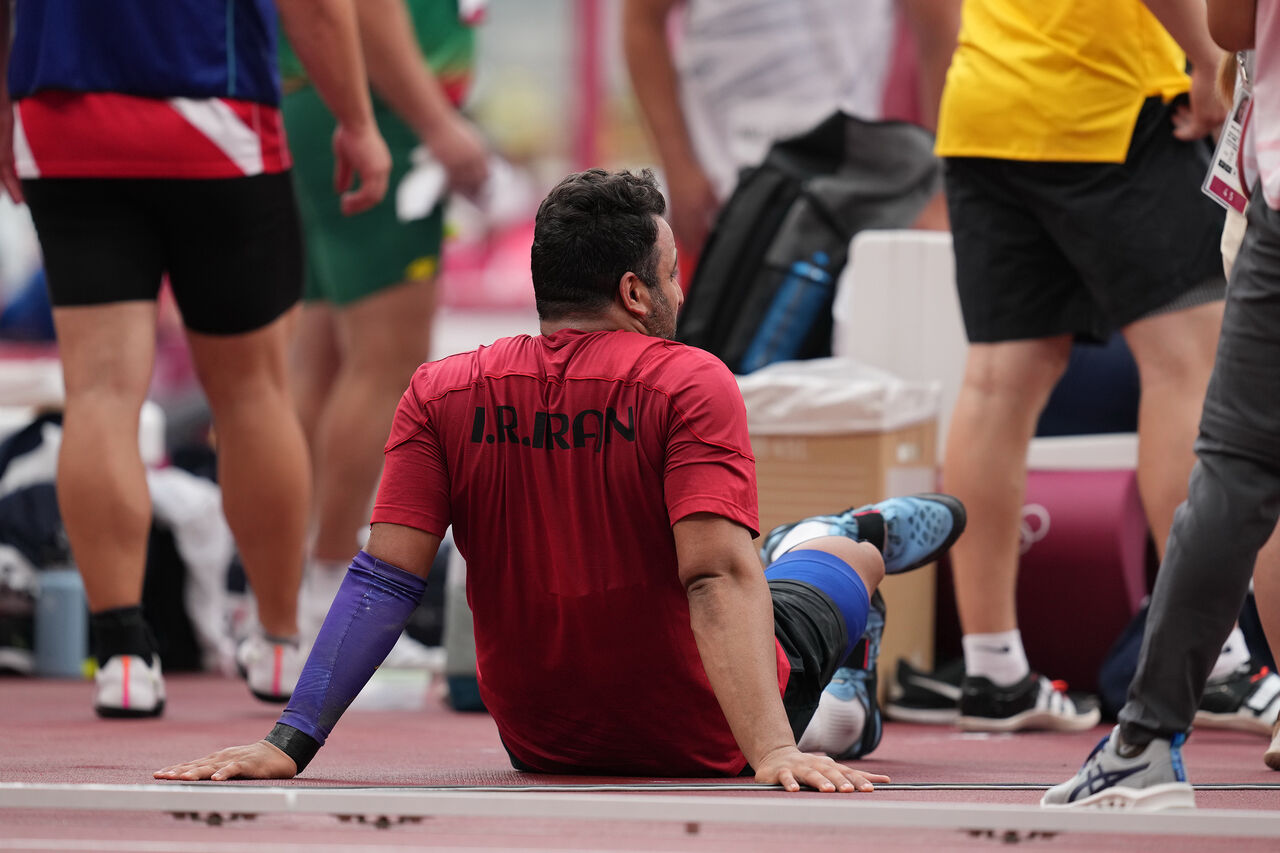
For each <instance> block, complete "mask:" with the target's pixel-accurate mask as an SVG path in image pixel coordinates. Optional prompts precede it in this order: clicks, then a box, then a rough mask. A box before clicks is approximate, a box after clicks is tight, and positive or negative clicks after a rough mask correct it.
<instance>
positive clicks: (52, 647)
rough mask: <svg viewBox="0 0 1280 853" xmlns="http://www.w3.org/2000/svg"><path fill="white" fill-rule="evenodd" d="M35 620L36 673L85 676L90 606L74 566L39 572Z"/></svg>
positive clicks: (65, 676)
mask: <svg viewBox="0 0 1280 853" xmlns="http://www.w3.org/2000/svg"><path fill="white" fill-rule="evenodd" d="M35 622H36V625H35V629H36V630H35V633H36V637H35V665H36V674H37V675H44V676H50V677H54V678H83V677H84V661H85V658H86V657H88V652H89V606H88V603H87V602H86V600H85V595H84V584H83V583H82V582H81V580H80V572H78V571H76V570H75V569H74V568H57V569H45V570H43V571H41V572H40V597H39V598H38V599H36V615H35Z"/></svg>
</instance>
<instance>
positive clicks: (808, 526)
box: [766, 521, 831, 563]
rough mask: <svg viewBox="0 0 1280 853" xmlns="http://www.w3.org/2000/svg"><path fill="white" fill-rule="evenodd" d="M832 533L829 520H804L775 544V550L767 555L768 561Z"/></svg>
mask: <svg viewBox="0 0 1280 853" xmlns="http://www.w3.org/2000/svg"><path fill="white" fill-rule="evenodd" d="M830 535H831V524H830V523H829V522H826V521H802V522H800V523H799V524H797V525H796V526H795V527H793V528H791V529H790V530H788V531H787V535H785V536H783V537H782V538H781V539H779V540H778V541H777V542H776V543H775V544H774V546H773V550H772V551H770V552H769V553H768V554H767V555H766V558H767V561H768V562H770V563H772V562H773V561H774V560H776V559H778V558H779V557H781V556H782V555H783V554H785V553H787V552H788V551H791V550H794V549H796V548H799V547H801V546H803V545H804V543H806V542H809V541H812V540H814V539H818V538H821V537H823V536H830Z"/></svg>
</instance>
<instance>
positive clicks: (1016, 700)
mask: <svg viewBox="0 0 1280 853" xmlns="http://www.w3.org/2000/svg"><path fill="white" fill-rule="evenodd" d="M1101 719H1102V712H1101V711H1100V710H1099V708H1098V700H1097V699H1095V698H1093V697H1092V696H1083V695H1081V696H1076V697H1075V698H1073V697H1071V696H1068V695H1067V692H1066V685H1065V684H1062V683H1061V682H1053V681H1050V680H1049V679H1047V678H1045V677H1044V676H1043V675H1036V674H1035V673H1034V672H1030V673H1027V676H1026V677H1025V678H1023V679H1022V680H1021V681H1019V682H1017V683H1015V684H1011V685H1009V686H1008V687H1000V686H998V685H996V684H993V683H992V682H991V681H990V680H989V679H987V678H983V677H982V676H980V675H966V676H965V677H964V681H962V682H961V683H960V715H959V716H958V717H956V725H958V726H959V727H960V728H962V729H964V730H966V731H971V732H1016V731H1021V730H1023V729H1042V730H1048V731H1055V732H1080V731H1085V730H1086V729H1091V728H1093V727H1094V726H1096V725H1097V724H1098V721H1099V720H1101Z"/></svg>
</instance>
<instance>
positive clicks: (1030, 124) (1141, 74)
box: [937, 0, 1190, 163]
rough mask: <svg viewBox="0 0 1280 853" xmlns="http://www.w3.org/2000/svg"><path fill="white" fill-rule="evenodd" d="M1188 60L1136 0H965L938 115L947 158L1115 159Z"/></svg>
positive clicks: (1167, 95) (1183, 78)
mask: <svg viewBox="0 0 1280 853" xmlns="http://www.w3.org/2000/svg"><path fill="white" fill-rule="evenodd" d="M1185 69H1186V57H1185V55H1184V54H1183V52H1182V50H1181V48H1179V47H1178V44H1177V42H1175V41H1174V40H1173V37H1172V36H1170V35H1169V34H1168V32H1166V31H1165V29H1164V28H1163V27H1162V26H1161V25H1160V22H1159V21H1157V20H1156V18H1155V16H1154V15H1152V14H1151V12H1150V11H1149V10H1148V9H1147V7H1146V6H1145V5H1144V4H1143V3H1142V2H1141V0H965V3H964V12H963V20H962V24H961V27H960V41H959V45H958V47H957V48H956V52H955V56H954V57H953V58H952V60H951V68H950V70H949V71H948V72H947V84H946V88H945V89H944V90H943V95H942V106H941V112H940V114H939V117H938V142H937V153H938V154H939V155H941V156H944V157H995V158H1000V159H1008V160H1037V161H1066V162H1094V163H1121V162H1123V161H1124V158H1125V153H1126V152H1127V151H1128V149H1129V138H1130V136H1131V135H1132V132H1133V124H1134V121H1135V120H1136V119H1137V117H1138V110H1139V109H1140V108H1141V107H1142V102H1143V100H1144V99H1146V98H1148V97H1151V96H1153V95H1159V96H1161V97H1163V98H1164V99H1165V100H1168V99H1171V98H1173V97H1174V96H1176V95H1178V94H1180V93H1182V92H1185V91H1187V90H1188V89H1189V88H1190V82H1189V79H1188V77H1187V75H1186V73H1185Z"/></svg>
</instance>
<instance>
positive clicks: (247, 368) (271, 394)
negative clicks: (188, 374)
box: [187, 314, 311, 637]
mask: <svg viewBox="0 0 1280 853" xmlns="http://www.w3.org/2000/svg"><path fill="white" fill-rule="evenodd" d="M290 324H291V314H286V315H284V316H282V317H280V318H278V319H277V320H275V321H274V322H272V323H271V324H269V325H267V326H265V327H263V328H261V329H257V330H255V331H252V332H247V333H245V334H240V335H206V334H199V333H196V332H191V331H188V335H187V337H188V340H189V341H190V343H191V354H192V357H193V359H194V361H195V365H196V372H197V374H198V375H199V378H200V383H201V385H203V387H204V390H205V394H206V395H207V396H208V397H209V405H210V408H211V409H212V410H213V419H214V429H215V431H216V435H217V443H218V479H219V482H220V484H221V485H222V505H223V511H224V513H225V515H226V517H227V523H228V524H229V525H230V526H231V531H232V533H233V534H235V538H236V544H237V545H238V546H239V549H240V556H241V559H242V560H243V562H244V568H245V573H246V574H247V575H248V577H249V582H250V583H251V584H252V586H253V592H254V597H255V598H256V600H257V602H258V618H259V620H260V621H261V623H262V627H263V628H264V629H265V630H266V632H267V633H268V634H272V635H275V636H281V637H287V636H292V635H294V634H296V633H297V631H298V625H297V597H298V585H299V582H300V580H301V577H302V560H303V551H304V541H305V537H306V524H307V515H308V507H309V502H308V496H309V495H310V494H311V478H310V467H309V464H308V458H307V445H306V438H305V437H304V436H303V434H302V428H301V426H299V424H298V417H297V413H296V411H295V409H294V404H293V400H292V398H291V397H290V394H289V391H288V383H287V369H286V361H287V357H286V350H287V334H288V331H289V327H290Z"/></svg>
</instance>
